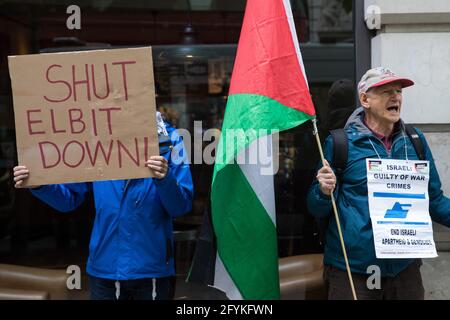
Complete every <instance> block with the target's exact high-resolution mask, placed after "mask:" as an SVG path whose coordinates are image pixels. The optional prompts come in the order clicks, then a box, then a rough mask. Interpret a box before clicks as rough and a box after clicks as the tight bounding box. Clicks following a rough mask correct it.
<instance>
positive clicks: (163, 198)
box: [31, 124, 193, 280]
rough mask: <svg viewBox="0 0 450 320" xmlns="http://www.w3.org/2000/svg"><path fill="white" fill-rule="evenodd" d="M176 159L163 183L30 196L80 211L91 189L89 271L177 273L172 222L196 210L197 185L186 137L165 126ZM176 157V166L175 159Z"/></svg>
mask: <svg viewBox="0 0 450 320" xmlns="http://www.w3.org/2000/svg"><path fill="white" fill-rule="evenodd" d="M166 128H167V132H168V134H169V136H170V139H171V141H172V145H173V150H172V153H175V155H174V156H173V157H172V156H171V152H168V153H166V154H162V155H164V156H165V157H166V159H167V160H168V161H169V169H168V172H167V175H166V177H165V178H164V179H160V180H159V179H152V178H144V179H132V180H110V181H95V182H87V183H70V184H57V185H46V186H42V187H40V188H37V189H31V192H32V193H33V194H34V195H35V196H36V197H38V198H39V199H41V200H42V201H44V202H45V203H47V204H48V205H50V206H52V207H53V208H55V209H56V210H59V211H61V212H67V211H71V210H74V209H75V208H77V207H78V206H79V205H80V204H81V203H82V202H83V201H84V198H85V195H86V193H87V192H89V191H93V194H94V201H95V209H96V215H95V221H94V226H93V230H92V233H91V240H90V245H89V258H88V262H87V270H86V271H87V273H88V274H89V275H92V276H96V277H99V278H105V279H112V280H132V279H141V278H160V277H166V276H171V275H174V274H175V270H174V257H173V229H172V228H173V227H172V219H173V218H175V217H178V216H181V215H183V214H185V213H187V212H189V211H190V210H191V208H192V198H193V184H192V177H191V172H190V170H189V164H188V163H187V161H185V160H186V153H185V150H184V146H183V141H182V139H181V138H180V137H179V136H178V134H177V133H176V131H175V129H174V128H173V127H171V126H169V125H168V124H166ZM174 159H176V161H175V162H176V163H175V162H174V161H172V160H174Z"/></svg>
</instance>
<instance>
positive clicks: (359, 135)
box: [308, 108, 450, 277]
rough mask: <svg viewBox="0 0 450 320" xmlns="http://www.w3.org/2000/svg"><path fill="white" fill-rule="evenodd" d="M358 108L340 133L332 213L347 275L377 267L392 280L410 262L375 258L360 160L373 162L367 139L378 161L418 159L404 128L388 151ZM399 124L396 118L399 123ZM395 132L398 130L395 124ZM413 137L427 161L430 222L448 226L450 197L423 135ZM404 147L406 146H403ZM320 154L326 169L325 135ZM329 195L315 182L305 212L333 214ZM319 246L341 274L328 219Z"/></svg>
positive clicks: (328, 148)
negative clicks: (344, 141)
mask: <svg viewBox="0 0 450 320" xmlns="http://www.w3.org/2000/svg"><path fill="white" fill-rule="evenodd" d="M363 117H364V110H363V108H359V109H357V110H356V111H355V112H354V113H353V114H352V115H351V116H350V118H349V120H348V121H347V124H346V125H345V128H344V129H345V131H346V133H347V137H348V161H347V166H346V168H345V170H344V171H343V173H342V176H341V181H338V183H337V185H338V187H337V188H336V190H335V191H334V196H335V199H336V205H337V210H338V214H339V219H340V222H341V228H342V233H343V237H344V242H345V247H346V250H347V256H348V259H349V264H350V268H351V271H352V272H356V273H362V274H367V267H368V266H370V265H377V266H379V267H380V270H381V275H382V276H389V277H394V276H396V275H397V274H398V273H399V272H401V271H402V270H404V269H405V268H406V267H407V266H408V265H409V264H410V263H412V262H413V261H414V259H377V258H376V255H375V245H374V240H373V231H372V224H371V220H370V214H369V203H368V196H367V194H368V193H367V170H366V158H378V155H377V153H376V152H375V151H374V149H373V147H372V145H371V143H370V141H372V143H373V146H374V147H375V148H376V150H377V152H378V154H379V155H380V157H381V158H383V159H406V154H407V156H408V159H409V160H418V156H417V154H416V152H415V150H414V146H413V144H412V142H411V140H410V139H409V137H408V136H407V135H406V134H405V132H404V130H400V132H397V133H396V134H395V133H394V137H393V143H392V148H391V151H390V152H389V153H388V152H387V150H386V148H385V147H384V145H383V143H382V142H381V140H379V139H378V138H377V137H375V135H374V134H373V133H372V131H370V129H368V128H367V127H366V126H365V125H364V123H363V121H362V119H363ZM400 121H401V120H400ZM396 127H398V128H403V127H404V126H403V123H402V122H400V123H399V125H398V126H396ZM418 132H419V137H420V139H421V140H422V142H423V145H424V148H425V157H426V159H427V160H428V161H430V180H429V187H428V192H429V199H430V207H429V211H430V215H431V218H432V220H434V221H435V222H438V223H440V224H443V225H445V226H447V227H449V226H450V199H448V198H447V197H445V196H444V195H443V192H442V190H441V181H440V179H439V175H438V172H437V170H436V166H435V164H434V160H433V155H432V154H431V150H430V148H429V147H428V144H427V142H426V140H425V137H424V135H423V134H422V133H421V132H420V131H418ZM405 143H406V147H405ZM324 156H325V158H326V159H327V161H328V162H329V163H330V165H331V166H332V159H333V141H332V139H331V136H330V137H328V138H327V139H326V141H325V146H324ZM330 199H331V197H329V196H327V195H325V194H323V193H322V192H321V191H320V188H319V184H318V181H317V180H315V181H314V182H313V184H312V186H311V188H310V190H309V193H308V210H309V212H310V213H311V214H312V215H314V216H315V217H325V216H327V215H333V211H332V204H331V200H330ZM326 239H327V241H326V244H325V248H324V251H325V252H324V264H327V265H332V266H334V267H336V268H338V269H341V270H346V267H345V261H344V257H343V253H342V248H341V243H340V240H339V234H338V231H337V226H336V220H335V219H334V215H333V217H332V218H331V219H330V224H329V227H328V229H327V234H326Z"/></svg>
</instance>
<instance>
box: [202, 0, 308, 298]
mask: <svg viewBox="0 0 450 320" xmlns="http://www.w3.org/2000/svg"><path fill="white" fill-rule="evenodd" d="M314 117H315V111H314V106H313V103H312V101H311V97H310V93H309V89H308V85H307V81H306V76H305V72H304V67H303V62H302V57H301V53H300V48H299V44H298V40H297V34H296V31H295V25H294V21H293V17H292V11H291V7H290V3H289V0H247V7H246V10H245V16H244V22H243V25H242V30H241V35H240V39H239V44H238V49H237V55H236V60H235V64H234V69H233V74H232V78H231V83H230V92H229V97H228V102H227V106H226V112H225V118H224V122H223V126H222V134H221V138H220V141H219V144H218V149H217V154H216V162H215V166H214V173H213V180H212V187H211V208H212V223H213V229H214V232H215V236H216V238H215V240H216V247H217V255H216V260H215V274H214V283H213V286H214V287H216V288H218V289H220V290H222V291H224V292H225V293H226V294H227V296H228V298H230V299H252V300H253V299H279V297H280V288H279V276H278V252H277V232H276V225H275V221H276V220H275V194H274V183H273V173H272V174H270V175H268V174H263V171H262V170H261V169H262V168H261V166H262V165H261V164H259V163H257V164H250V163H246V162H245V161H244V162H243V161H239V159H247V160H248V158H249V155H250V157H251V155H255V154H261V150H260V149H261V148H266V149H268V150H271V141H272V140H271V138H270V136H268V135H270V134H272V133H277V132H279V131H283V130H287V129H291V128H293V127H295V126H298V125H300V124H302V123H303V122H305V121H307V120H310V119H313V118H314ZM230 132H231V133H232V134H229V133H230ZM236 132H241V133H242V132H244V133H245V134H244V135H240V134H237V135H236ZM236 136H238V138H237V139H235V138H236ZM230 137H233V139H232V141H230ZM268 138H269V139H268ZM267 153H269V154H270V152H266V154H267ZM246 155H247V157H245V156H246ZM247 162H249V161H247Z"/></svg>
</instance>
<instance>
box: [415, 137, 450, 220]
mask: <svg viewBox="0 0 450 320" xmlns="http://www.w3.org/2000/svg"><path fill="white" fill-rule="evenodd" d="M419 136H420V138H421V139H422V142H423V145H424V148H425V157H426V159H427V160H428V161H430V181H429V183H428V196H429V198H430V209H429V210H430V216H431V219H432V220H433V221H435V222H437V223H440V224H443V225H445V226H446V227H450V199H449V198H447V197H446V196H445V195H444V193H443V191H442V185H441V179H440V178H439V173H438V172H437V169H436V165H435V163H434V159H433V154H432V153H431V149H430V147H429V146H428V143H427V141H426V139H425V137H424V135H423V133H421V132H420V131H419Z"/></svg>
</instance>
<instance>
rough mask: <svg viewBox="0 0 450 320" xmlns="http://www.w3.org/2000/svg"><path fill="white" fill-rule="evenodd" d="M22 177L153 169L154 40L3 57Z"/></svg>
mask: <svg viewBox="0 0 450 320" xmlns="http://www.w3.org/2000/svg"><path fill="white" fill-rule="evenodd" d="M8 58H9V59H8V62H9V70H10V76H11V86H12V91H13V99H14V115H15V122H16V140H17V152H18V160H19V164H20V165H25V166H26V167H28V168H29V169H30V175H29V179H27V181H25V182H26V185H27V186H33V185H43V184H54V183H65V182H82V181H95V180H113V179H132V178H143V177H150V176H152V172H151V171H150V169H149V168H147V167H145V161H146V160H147V159H148V158H149V157H150V156H152V155H158V154H159V153H158V152H159V150H158V140H157V129H156V108H155V104H156V102H155V89H154V77H153V62H152V53H151V48H150V47H146V48H132V49H110V50H94V51H81V52H68V53H51V54H34V55H22V56H10V57H8Z"/></svg>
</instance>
